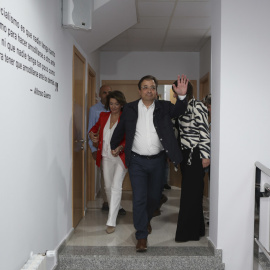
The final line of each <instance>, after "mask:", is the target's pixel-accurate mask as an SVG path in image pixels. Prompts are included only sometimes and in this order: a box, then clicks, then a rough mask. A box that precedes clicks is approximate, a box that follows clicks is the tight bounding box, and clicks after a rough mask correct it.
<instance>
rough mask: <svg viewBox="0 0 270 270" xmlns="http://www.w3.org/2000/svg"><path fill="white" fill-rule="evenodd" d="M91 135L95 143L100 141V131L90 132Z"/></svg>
mask: <svg viewBox="0 0 270 270" xmlns="http://www.w3.org/2000/svg"><path fill="white" fill-rule="evenodd" d="M89 137H90V139H91V141H92V142H93V143H97V142H98V141H99V133H93V132H92V131H91V132H89Z"/></svg>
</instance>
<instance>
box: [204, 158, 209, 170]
mask: <svg viewBox="0 0 270 270" xmlns="http://www.w3.org/2000/svg"><path fill="white" fill-rule="evenodd" d="M209 165H210V159H208V158H203V159H202V166H203V168H206V167H208V166H209Z"/></svg>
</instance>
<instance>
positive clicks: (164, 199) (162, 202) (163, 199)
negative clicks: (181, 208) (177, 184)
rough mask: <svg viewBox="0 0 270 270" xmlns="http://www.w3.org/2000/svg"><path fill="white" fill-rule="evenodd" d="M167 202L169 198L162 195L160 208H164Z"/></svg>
mask: <svg viewBox="0 0 270 270" xmlns="http://www.w3.org/2000/svg"><path fill="white" fill-rule="evenodd" d="M167 201H168V197H167V196H166V195H165V194H162V196H161V199H160V206H159V208H160V207H161V206H162V204H164V203H165V202H167Z"/></svg>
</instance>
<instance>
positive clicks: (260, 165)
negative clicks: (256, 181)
mask: <svg viewBox="0 0 270 270" xmlns="http://www.w3.org/2000/svg"><path fill="white" fill-rule="evenodd" d="M255 166H256V167H257V168H259V169H260V170H261V171H262V172H264V173H265V174H267V175H268V176H270V169H269V168H267V167H266V166H264V165H263V164H262V163H260V162H259V161H256V162H255Z"/></svg>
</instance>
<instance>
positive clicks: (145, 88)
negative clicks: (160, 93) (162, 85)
mask: <svg viewBox="0 0 270 270" xmlns="http://www.w3.org/2000/svg"><path fill="white" fill-rule="evenodd" d="M142 89H143V90H148V89H151V90H156V89H157V88H156V86H155V85H151V86H150V87H148V86H147V85H144V86H143V87H142Z"/></svg>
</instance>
